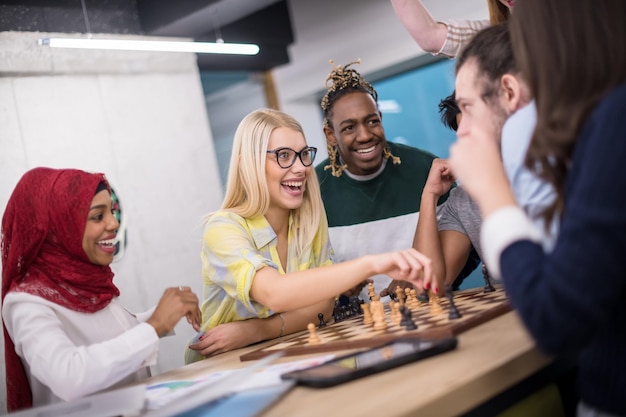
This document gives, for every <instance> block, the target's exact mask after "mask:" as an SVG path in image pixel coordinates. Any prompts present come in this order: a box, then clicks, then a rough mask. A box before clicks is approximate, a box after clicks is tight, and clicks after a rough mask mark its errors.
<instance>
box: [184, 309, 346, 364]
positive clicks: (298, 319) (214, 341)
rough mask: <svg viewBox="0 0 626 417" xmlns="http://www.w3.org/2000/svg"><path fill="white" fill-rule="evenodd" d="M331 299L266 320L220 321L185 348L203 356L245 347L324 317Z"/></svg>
mask: <svg viewBox="0 0 626 417" xmlns="http://www.w3.org/2000/svg"><path fill="white" fill-rule="evenodd" d="M333 304H334V303H333V299H328V300H325V301H322V302H320V303H317V304H313V305H311V306H308V307H304V308H301V309H297V310H292V311H288V312H286V313H282V316H281V315H279V314H275V315H273V316H272V317H269V318H266V319H248V320H242V321H235V322H231V323H224V324H220V325H219V326H217V327H215V328H213V329H209V330H207V332H206V333H205V334H204V335H203V336H202V337H201V338H200V341H199V342H198V343H195V344H193V345H190V346H189V348H190V349H193V350H195V351H197V352H198V353H199V354H201V355H204V356H212V355H217V354H219V353H224V352H228V351H230V350H233V349H237V348H240V347H244V346H248V345H251V344H253V343H257V342H261V341H263V340H268V339H273V338H276V337H279V336H281V335H286V334H290V333H294V332H297V331H300V330H304V329H306V326H307V324H309V323H316V322H317V320H318V318H317V315H318V314H319V313H323V314H324V318H325V319H326V320H328V318H330V316H331V314H332V308H333Z"/></svg>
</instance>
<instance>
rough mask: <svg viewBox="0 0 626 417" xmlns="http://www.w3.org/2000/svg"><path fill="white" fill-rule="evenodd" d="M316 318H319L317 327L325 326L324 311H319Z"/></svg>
mask: <svg viewBox="0 0 626 417" xmlns="http://www.w3.org/2000/svg"><path fill="white" fill-rule="evenodd" d="M317 318H318V319H320V324H319V325H318V326H317V327H318V328H320V329H321V328H322V327H326V322H325V321H324V313H319V314H318V315H317Z"/></svg>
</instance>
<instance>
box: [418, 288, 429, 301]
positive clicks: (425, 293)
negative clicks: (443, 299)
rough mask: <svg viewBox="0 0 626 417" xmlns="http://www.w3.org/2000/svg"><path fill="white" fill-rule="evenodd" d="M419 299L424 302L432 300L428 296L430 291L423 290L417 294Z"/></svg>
mask: <svg viewBox="0 0 626 417" xmlns="http://www.w3.org/2000/svg"><path fill="white" fill-rule="evenodd" d="M417 299H418V300H419V301H420V303H423V304H426V303H428V302H429V301H430V298H429V297H428V291H426V290H424V291H422V293H421V294H420V295H418V296H417Z"/></svg>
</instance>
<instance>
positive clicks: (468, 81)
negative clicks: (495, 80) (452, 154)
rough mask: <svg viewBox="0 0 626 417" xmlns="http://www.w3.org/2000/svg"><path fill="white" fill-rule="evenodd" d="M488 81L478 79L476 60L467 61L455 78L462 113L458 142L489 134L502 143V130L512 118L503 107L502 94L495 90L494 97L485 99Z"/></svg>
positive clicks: (457, 97) (490, 96) (490, 95)
mask: <svg viewBox="0 0 626 417" xmlns="http://www.w3.org/2000/svg"><path fill="white" fill-rule="evenodd" d="M486 82H487V81H486V80H485V79H483V78H479V76H478V65H477V63H476V60H475V59H469V60H467V61H466V62H465V63H464V64H463V65H462V66H461V68H460V69H459V71H458V73H457V76H456V102H457V104H458V106H459V109H460V110H461V116H462V117H461V119H460V123H459V127H458V130H457V136H458V137H459V138H461V137H466V136H471V135H474V134H484V133H486V134H488V135H489V136H490V137H493V138H494V139H495V140H498V141H499V140H500V135H501V133H502V126H503V125H504V122H505V121H506V119H507V117H508V116H509V114H508V112H507V110H506V107H505V106H504V105H503V104H502V99H501V91H500V89H499V88H496V89H495V90H496V91H494V92H493V94H489V95H488V96H487V97H485V90H488V89H491V88H487V86H486Z"/></svg>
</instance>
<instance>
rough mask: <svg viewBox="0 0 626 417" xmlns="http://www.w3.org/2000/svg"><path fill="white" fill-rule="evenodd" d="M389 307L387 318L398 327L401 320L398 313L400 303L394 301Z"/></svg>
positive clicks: (400, 315)
mask: <svg viewBox="0 0 626 417" xmlns="http://www.w3.org/2000/svg"><path fill="white" fill-rule="evenodd" d="M390 306H391V313H390V314H389V318H390V319H391V322H392V323H393V324H395V325H397V326H398V325H400V321H401V320H402V314H401V313H400V303H399V302H397V301H394V302H393V303H391V304H390Z"/></svg>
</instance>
